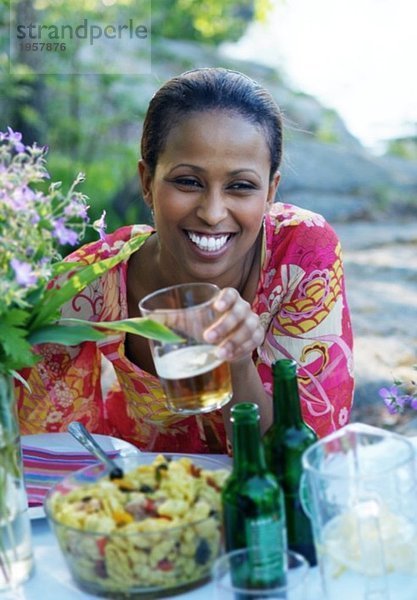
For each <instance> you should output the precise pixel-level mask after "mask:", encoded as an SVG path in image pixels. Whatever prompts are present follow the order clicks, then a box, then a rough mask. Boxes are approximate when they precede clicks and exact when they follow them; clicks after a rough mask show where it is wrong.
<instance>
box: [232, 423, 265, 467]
mask: <svg viewBox="0 0 417 600" xmlns="http://www.w3.org/2000/svg"><path fill="white" fill-rule="evenodd" d="M233 471H234V472H235V473H236V474H238V475H245V474H253V473H259V472H263V471H266V462H265V454H264V448H263V445H262V441H261V434H260V429H259V422H256V423H234V427H233Z"/></svg>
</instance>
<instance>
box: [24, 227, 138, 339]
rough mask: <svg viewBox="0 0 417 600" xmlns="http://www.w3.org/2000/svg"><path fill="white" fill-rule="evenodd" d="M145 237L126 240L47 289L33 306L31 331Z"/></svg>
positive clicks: (119, 260)
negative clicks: (108, 254) (116, 250)
mask: <svg viewBox="0 0 417 600" xmlns="http://www.w3.org/2000/svg"><path fill="white" fill-rule="evenodd" d="M147 237H148V234H142V235H138V236H137V237H134V238H132V239H130V240H128V241H127V242H126V243H125V244H124V245H123V247H122V248H121V250H120V252H119V253H118V254H117V255H116V256H112V257H110V258H105V259H104V260H101V261H99V262H96V263H93V264H91V265H87V266H84V268H83V269H77V272H76V273H74V274H73V275H72V276H71V277H70V278H69V279H67V280H66V281H65V282H64V283H63V284H62V286H61V287H60V288H59V289H50V290H47V291H46V292H45V296H44V301H43V303H42V305H41V306H40V307H35V310H34V317H33V320H32V322H31V327H30V329H31V330H32V331H33V330H35V329H38V328H39V327H40V326H42V325H44V324H45V325H46V324H48V323H50V322H51V320H53V319H54V318H55V317H56V314H57V311H58V310H59V309H60V308H61V306H62V305H63V304H65V303H66V302H68V301H69V300H71V298H73V297H74V296H76V295H77V294H78V293H79V292H81V291H82V290H83V289H84V288H85V287H87V285H89V284H90V283H91V282H92V281H94V280H95V279H97V278H98V277H100V276H101V275H103V274H104V273H106V272H107V271H109V270H110V269H112V268H113V267H115V266H116V265H118V264H119V263H120V262H122V261H124V260H127V259H128V258H129V256H130V255H131V254H133V252H136V250H138V249H139V248H140V247H141V246H142V244H143V243H144V241H145V240H146V238H147ZM75 266H77V264H75Z"/></svg>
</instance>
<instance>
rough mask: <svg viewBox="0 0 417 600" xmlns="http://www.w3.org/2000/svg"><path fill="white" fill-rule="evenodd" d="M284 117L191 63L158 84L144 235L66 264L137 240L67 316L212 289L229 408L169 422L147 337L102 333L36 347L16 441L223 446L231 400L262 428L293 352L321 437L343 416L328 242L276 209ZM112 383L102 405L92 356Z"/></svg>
mask: <svg viewBox="0 0 417 600" xmlns="http://www.w3.org/2000/svg"><path fill="white" fill-rule="evenodd" d="M281 148H282V121H281V116H280V112H279V109H278V107H277V105H276V104H275V102H274V101H273V99H272V97H271V96H270V94H269V93H268V92H267V91H266V90H264V89H263V88H262V87H261V86H259V85H258V84H257V83H256V82H254V81H252V80H251V79H249V78H248V77H246V76H245V75H242V74H240V73H237V72H233V71H228V70H225V69H215V68H212V69H197V70H195V71H190V72H187V73H184V74H183V75H181V76H179V77H176V78H174V79H172V80H170V81H168V82H167V83H166V84H165V85H164V86H162V88H161V89H160V90H159V91H158V92H157V93H156V94H155V96H154V97H153V99H152V100H151V102H150V106H149V109H148V112H147V115H146V118H145V122H144V129H143V135H142V144H141V151H142V159H141V160H140V162H139V174H140V178H141V182H142V190H143V196H144V200H145V202H146V203H147V205H148V206H149V207H150V208H151V210H152V213H153V216H154V222H155V228H153V227H149V226H145V225H143V226H133V227H130V226H129V227H124V228H122V229H120V230H118V231H116V232H115V233H113V234H110V235H107V236H105V239H104V240H100V241H99V242H96V243H93V244H89V245H87V246H84V247H83V248H81V249H80V250H78V251H77V252H75V253H73V254H72V255H71V256H70V257H69V258H68V260H71V261H85V262H93V261H97V260H98V259H101V258H105V257H107V256H111V255H114V254H116V253H117V252H118V250H119V249H120V247H121V246H123V243H124V242H125V241H127V240H128V239H130V238H131V237H132V236H135V235H137V234H138V233H143V232H146V233H147V234H148V235H147V237H146V240H145V242H144V243H143V245H142V246H141V247H140V249H139V250H138V251H136V252H135V253H134V254H133V255H132V256H131V257H130V259H129V260H128V261H126V262H125V263H122V264H120V265H119V266H118V267H116V268H115V269H113V270H112V271H111V272H109V273H108V274H106V275H105V276H103V277H102V278H101V279H100V280H98V281H97V282H96V283H94V284H93V285H91V286H90V287H89V288H87V289H86V290H84V291H83V292H82V293H81V294H80V295H79V296H78V297H76V298H75V299H74V300H73V301H72V302H71V303H69V305H68V306H67V307H66V308H65V310H64V311H63V314H64V315H65V316H71V315H72V316H74V315H76V316H77V317H82V318H86V319H89V320H116V319H120V318H125V317H127V316H129V317H134V316H139V310H138V303H139V301H140V300H141V299H142V298H143V297H144V296H145V295H146V294H148V293H150V292H152V291H154V290H156V289H158V288H162V287H166V286H169V285H173V284H176V283H185V282H191V281H209V282H212V283H216V284H217V285H218V286H219V287H220V288H221V290H222V291H221V293H220V294H219V297H218V299H217V306H216V308H217V309H218V310H219V311H220V312H221V317H220V318H219V319H218V321H217V322H216V323H215V324H214V325H213V326H212V327H211V328H210V329H209V330H208V331H207V332H206V340H207V342H213V343H215V344H218V345H219V346H220V352H221V353H222V355H223V357H224V358H225V360H228V361H229V362H230V365H231V372H232V385H233V399H232V402H231V403H230V404H229V405H228V406H226V407H224V408H223V409H222V410H221V411H216V412H213V413H209V414H206V415H202V416H198V417H195V416H192V417H187V418H182V417H181V416H178V415H173V414H171V413H169V412H168V411H167V409H166V408H165V404H164V398H163V392H162V389H161V386H160V384H159V381H158V379H157V378H156V376H155V370H154V365H153V362H152V359H151V355H150V350H149V346H148V342H147V340H145V339H144V338H141V337H138V336H133V335H127V336H125V335H124V334H120V335H112V336H111V337H109V338H107V339H106V341H105V342H100V343H98V344H95V343H92V342H86V343H84V344H82V345H81V346H79V347H75V348H71V349H70V350H69V351H68V350H67V349H64V348H62V347H60V346H51V345H49V346H45V347H44V348H42V349H41V350H42V354H43V356H44V360H43V362H42V363H40V365H39V367H38V368H37V369H36V370H33V371H32V372H31V374H30V385H31V388H32V393H31V394H30V395H29V394H27V392H25V391H24V390H21V397H20V419H21V426H22V432H23V433H35V432H38V431H45V430H46V431H59V430H65V429H66V426H67V424H68V422H69V421H71V420H73V419H77V420H82V421H84V423H85V424H86V425H87V426H88V428H89V429H90V430H91V431H93V432H98V433H111V434H113V435H117V436H119V437H122V438H124V439H127V440H129V441H132V442H133V443H135V444H136V445H138V446H139V447H140V448H142V449H146V450H157V451H162V450H164V451H182V452H187V451H188V452H217V451H224V450H225V449H226V435H225V431H226V430H228V428H229V418H228V415H229V412H230V408H231V405H232V403H235V402H242V401H255V402H257V403H258V404H259V407H260V412H261V426H262V429H263V430H265V429H266V428H267V427H268V426H269V425H270V423H271V418H272V403H271V392H272V383H271V382H272V376H271V363H272V362H273V361H275V360H277V359H278V358H283V357H290V358H294V359H295V360H296V361H297V363H298V366H299V377H300V379H299V381H300V392H301V398H302V411H303V416H304V419H305V421H306V422H307V423H308V424H309V425H311V426H312V427H313V429H314V430H315V431H316V432H317V433H318V435H320V436H322V435H326V434H328V433H330V432H331V431H333V430H335V429H337V428H338V427H340V426H342V425H344V424H345V423H346V422H347V420H348V417H349V413H350V408H351V402H352V390H353V377H352V361H351V347H352V334H351V326H350V319H349V312H348V307H347V304H346V297H345V290H344V280H343V270H342V264H341V259H340V244H339V242H338V239H337V237H336V235H335V233H334V232H333V230H332V229H331V228H330V227H329V225H328V224H327V223H326V222H325V221H324V219H323V218H322V217H321V216H320V215H317V214H315V213H312V212H309V211H306V210H302V209H299V208H297V207H294V206H290V205H285V204H281V203H278V204H274V198H275V193H276V190H277V186H278V183H279V178H280V174H279V171H278V168H279V164H280V161H281ZM102 356H104V357H106V358H107V359H108V360H109V361H110V362H111V363H112V364H113V367H114V370H115V373H116V375H117V380H118V388H117V389H113V390H111V392H110V393H109V394H107V396H104V395H103V393H102V390H101V384H100V364H101V357H102Z"/></svg>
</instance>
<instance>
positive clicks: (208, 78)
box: [141, 67, 282, 178]
mask: <svg viewBox="0 0 417 600" xmlns="http://www.w3.org/2000/svg"><path fill="white" fill-rule="evenodd" d="M215 110H222V111H225V112H230V113H232V114H237V115H241V116H242V117H244V118H246V119H247V120H248V121H249V122H251V123H253V124H254V125H257V126H260V127H261V128H262V129H263V130H264V132H265V136H266V142H267V144H268V148H269V153H270V157H271V169H270V177H271V178H272V177H273V175H274V173H275V172H276V170H277V169H278V167H279V165H280V162H281V155H282V118H281V113H280V110H279V108H278V105H277V104H276V102H275V101H274V99H273V98H272V96H271V94H270V93H269V92H268V91H267V90H266V89H265V88H263V87H262V86H261V85H259V84H258V83H257V82H256V81H254V80H253V79H250V78H249V77H247V76H246V75H243V73H239V72H237V71H230V70H228V69H223V68H215V67H212V68H202V69H195V70H192V71H187V72H186V73H183V74H182V75H179V76H178V77H174V78H172V79H170V80H169V81H167V82H166V83H165V84H164V85H163V86H162V87H161V88H160V89H159V90H158V91H157V92H156V93H155V95H154V96H153V98H152V100H151V102H150V103H149V108H148V111H147V113H146V117H145V121H144V126H143V133H142V140H141V154H142V158H143V160H144V161H145V162H146V163H147V165H148V167H149V169H150V172H151V174H152V175H154V173H155V169H156V165H157V162H158V158H159V156H160V154H161V152H163V150H164V147H165V143H166V140H167V137H168V134H169V132H170V131H171V129H172V128H173V127H174V126H175V125H177V124H178V123H180V121H181V120H182V119H183V118H184V117H186V116H187V115H190V114H192V113H198V112H207V111H215Z"/></svg>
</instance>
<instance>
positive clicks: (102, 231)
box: [93, 210, 107, 240]
mask: <svg viewBox="0 0 417 600" xmlns="http://www.w3.org/2000/svg"><path fill="white" fill-rule="evenodd" d="M106 228H107V225H106V211H105V210H103V212H102V213H101V217H100V218H99V219H97V220H96V221H94V223H93V229H95V230H96V231H98V234H99V236H100V239H101V240H105V239H106Z"/></svg>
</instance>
